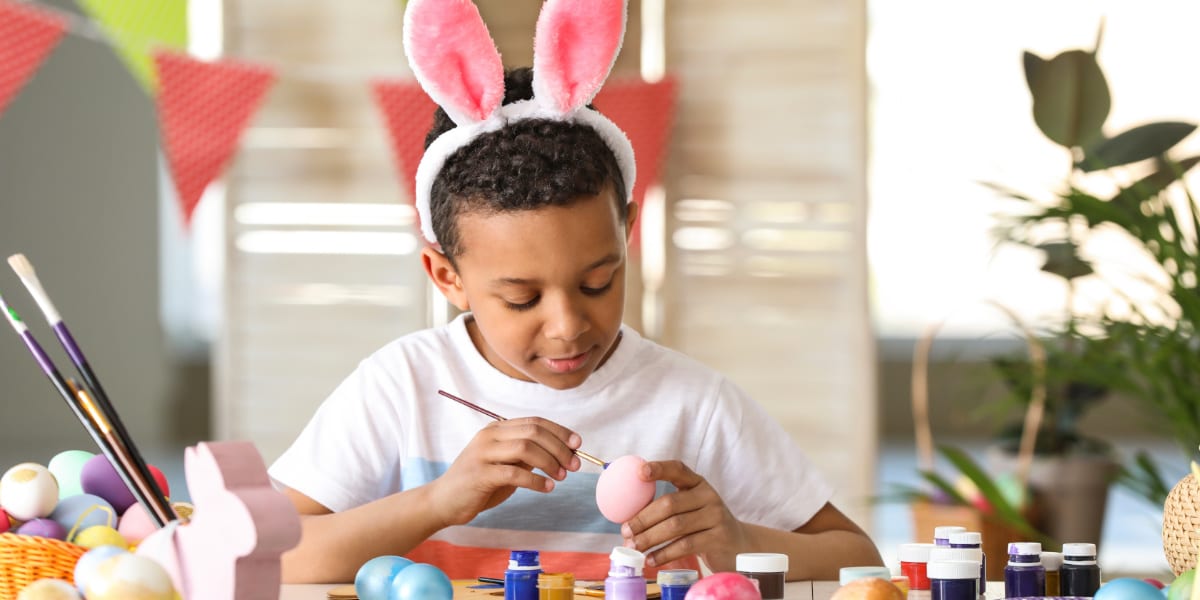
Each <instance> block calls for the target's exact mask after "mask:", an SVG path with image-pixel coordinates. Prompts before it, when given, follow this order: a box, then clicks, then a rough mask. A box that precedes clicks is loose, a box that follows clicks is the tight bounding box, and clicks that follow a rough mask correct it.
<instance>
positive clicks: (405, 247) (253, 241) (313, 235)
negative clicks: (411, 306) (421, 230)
mask: <svg viewBox="0 0 1200 600" xmlns="http://www.w3.org/2000/svg"><path fill="white" fill-rule="evenodd" d="M237 248H238V250H241V251H242V252H248V253H252V254H359V255H405V254H412V253H414V252H416V251H417V248H418V244H417V237H416V236H415V235H413V234H411V233H405V232H399V231H251V232H247V233H243V234H240V235H238V236H237Z"/></svg>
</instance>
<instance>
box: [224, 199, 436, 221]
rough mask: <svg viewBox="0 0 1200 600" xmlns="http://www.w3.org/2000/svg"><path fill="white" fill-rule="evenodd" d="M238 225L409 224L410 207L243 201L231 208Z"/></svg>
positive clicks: (401, 205)
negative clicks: (243, 202)
mask: <svg viewBox="0 0 1200 600" xmlns="http://www.w3.org/2000/svg"><path fill="white" fill-rule="evenodd" d="M233 214H234V217H233V218H234V220H236V221H237V222H238V223H240V224H242V225H275V226H278V225H310V226H311V225H326V226H330V227H334V226H342V227H354V226H369V227H386V226H396V227H399V226H406V225H411V224H412V223H413V221H414V220H415V211H414V210H413V208H412V206H409V205H408V204H401V203H398V202H397V203H390V204H380V203H339V202H247V203H245V204H240V205H238V206H237V208H236V209H234V213H233Z"/></svg>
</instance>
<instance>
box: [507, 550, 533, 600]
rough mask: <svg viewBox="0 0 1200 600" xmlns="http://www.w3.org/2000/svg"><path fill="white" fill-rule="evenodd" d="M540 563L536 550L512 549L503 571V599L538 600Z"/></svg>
mask: <svg viewBox="0 0 1200 600" xmlns="http://www.w3.org/2000/svg"><path fill="white" fill-rule="evenodd" d="M541 574H542V565H541V563H540V562H538V552H537V550H513V551H512V552H510V553H509V555H508V569H506V570H505V571H504V600H538V585H537V584H538V575H541Z"/></svg>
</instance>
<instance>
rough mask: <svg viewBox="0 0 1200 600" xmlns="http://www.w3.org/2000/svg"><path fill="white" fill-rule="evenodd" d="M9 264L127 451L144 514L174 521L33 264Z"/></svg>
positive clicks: (18, 259)
mask: <svg viewBox="0 0 1200 600" xmlns="http://www.w3.org/2000/svg"><path fill="white" fill-rule="evenodd" d="M8 264H9V266H10V267H12V269H13V271H15V272H16V273H17V276H18V277H20V278H21V283H24V284H25V289H27V290H29V294H30V295H31V296H33V299H34V301H35V302H36V303H37V305H38V308H40V309H41V310H42V314H43V315H44V316H45V317H46V323H47V324H49V325H50V328H51V329H53V330H54V335H55V336H56V337H58V341H59V342H60V343H61V344H62V347H63V349H64V350H66V352H67V356H69V357H71V362H72V363H74V364H75V369H76V370H77V371H79V374H80V375H81V376H82V377H83V383H84V386H85V387H86V388H87V389H88V390H90V392H91V394H90V395H91V398H92V401H93V402H94V403H95V405H96V407H97V408H98V409H99V410H100V414H101V415H103V416H104V418H105V421H106V422H107V424H108V425H109V426H110V427H111V430H112V433H113V436H114V437H115V438H116V439H117V440H118V441H119V442H120V444H119V445H118V447H117V449H118V450H124V451H127V453H128V455H127V456H126V457H125V459H126V462H128V463H129V465H130V466H131V467H132V471H131V472H130V475H131V476H132V477H133V478H134V479H135V480H140V486H141V487H145V488H147V489H148V490H149V491H150V492H151V493H150V495H149V499H150V500H151V503H152V505H151V506H146V507H145V508H146V511H147V512H148V513H150V516H151V517H153V518H154V520H155V521H156V522H158V525H159V526H160V527H161V526H163V525H166V524H167V523H169V522H170V521H172V520H174V519H175V511H174V509H172V508H171V504H170V502H168V501H167V497H166V494H164V493H163V491H162V489H161V488H159V486H158V482H157V481H156V480H155V479H154V477H153V476H152V475H151V474H150V469H149V468H148V467H147V466H146V461H145V460H144V459H143V458H142V455H141V453H140V452H139V451H138V449H137V445H136V444H134V442H133V438H132V437H131V436H130V435H129V432H128V431H127V430H126V429H125V424H124V423H122V422H121V417H120V416H119V415H118V414H117V410H116V408H114V407H113V405H112V402H111V401H110V400H109V398H108V394H107V393H106V392H105V391H104V386H102V385H100V378H99V377H97V376H96V372H95V370H93V369H92V366H91V364H89V363H88V360H87V356H85V355H84V354H83V350H82V349H81V348H80V347H79V344H78V343H76V342H75V337H74V336H72V335H71V330H70V329H68V328H67V323H66V321H64V320H63V318H62V316H61V315H59V312H58V309H57V308H55V306H54V302H52V301H51V300H50V295H49V294H47V293H46V289H45V288H44V287H42V282H41V281H40V280H39V279H38V277H37V272H35V271H34V270H33V264H32V263H30V262H29V259H27V258H25V255H24V254H14V255H12V256H10V257H8ZM113 466H114V467H118V466H119V465H118V464H117V463H114V464H113ZM118 470H120V469H118ZM131 489H132V488H131Z"/></svg>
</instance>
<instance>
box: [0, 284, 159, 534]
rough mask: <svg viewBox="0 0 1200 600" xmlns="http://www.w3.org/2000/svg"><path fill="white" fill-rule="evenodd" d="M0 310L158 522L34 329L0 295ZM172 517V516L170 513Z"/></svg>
mask: <svg viewBox="0 0 1200 600" xmlns="http://www.w3.org/2000/svg"><path fill="white" fill-rule="evenodd" d="M0 310H3V311H4V315H5V316H6V317H7V318H8V322H9V323H10V324H11V325H12V327H13V329H14V330H15V331H16V332H17V335H19V336H21V340H22V341H24V342H25V347H26V348H28V349H29V353H30V354H32V355H33V358H34V360H36V361H37V363H38V366H40V367H41V368H42V372H43V373H45V374H46V377H48V378H49V379H50V383H52V384H54V389H55V390H57V391H58V394H59V395H60V396H62V398H63V400H66V402H67V406H69V407H71V412H73V413H75V417H76V418H78V419H79V422H80V423H82V424H83V428H84V429H85V430H87V432H88V435H90V436H91V437H92V440H93V441H95V442H96V445H97V446H99V447H100V450H101V451H102V452H103V453H104V456H106V457H107V458H108V460H109V462H110V463H112V465H113V467H114V468H116V470H117V474H118V475H120V477H121V481H123V482H124V483H125V486H126V487H127V488H129V490H130V491H132V492H133V494H134V496H135V497H136V498H137V499H138V502H141V503H142V506H143V507H145V508H146V512H148V513H149V514H150V516H151V517H154V518H155V520H156V521H157V520H158V515H157V514H156V513H155V511H154V504H153V503H152V502H151V500H150V497H149V496H147V495H146V493H145V491H144V486H139V485H138V483H137V481H136V480H135V479H134V477H133V474H132V473H131V472H129V471H127V470H125V469H122V468H121V465H122V464H123V463H124V459H123V458H122V457H121V456H120V448H119V447H117V446H114V445H113V443H112V441H111V440H110V439H109V436H106V435H105V434H104V433H103V432H102V431H101V425H100V423H97V422H95V421H93V420H92V417H91V415H89V414H88V412H87V409H86V407H85V405H84V404H83V403H82V402H81V401H80V400H81V397H77V396H76V395H75V393H74V391H73V390H72V387H71V385H70V384H69V383H67V381H66V379H64V378H63V376H62V373H60V372H59V370H58V367H56V366H54V361H53V360H51V359H50V356H49V355H47V354H46V351H45V350H43V349H42V345H41V344H39V343H38V341H37V338H35V337H33V332H31V331H29V327H28V326H27V325H25V322H24V321H22V320H21V316H20V315H18V314H17V311H15V310H13V309H12V308H11V307H10V306H9V305H8V303H6V302H5V301H4V297H3V296H0ZM171 518H174V517H173V516H172V517H171ZM169 520H170V519H167V520H166V521H163V522H161V523H159V526H160V527H161V526H162V525H165V524H166V523H167V521H169Z"/></svg>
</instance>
